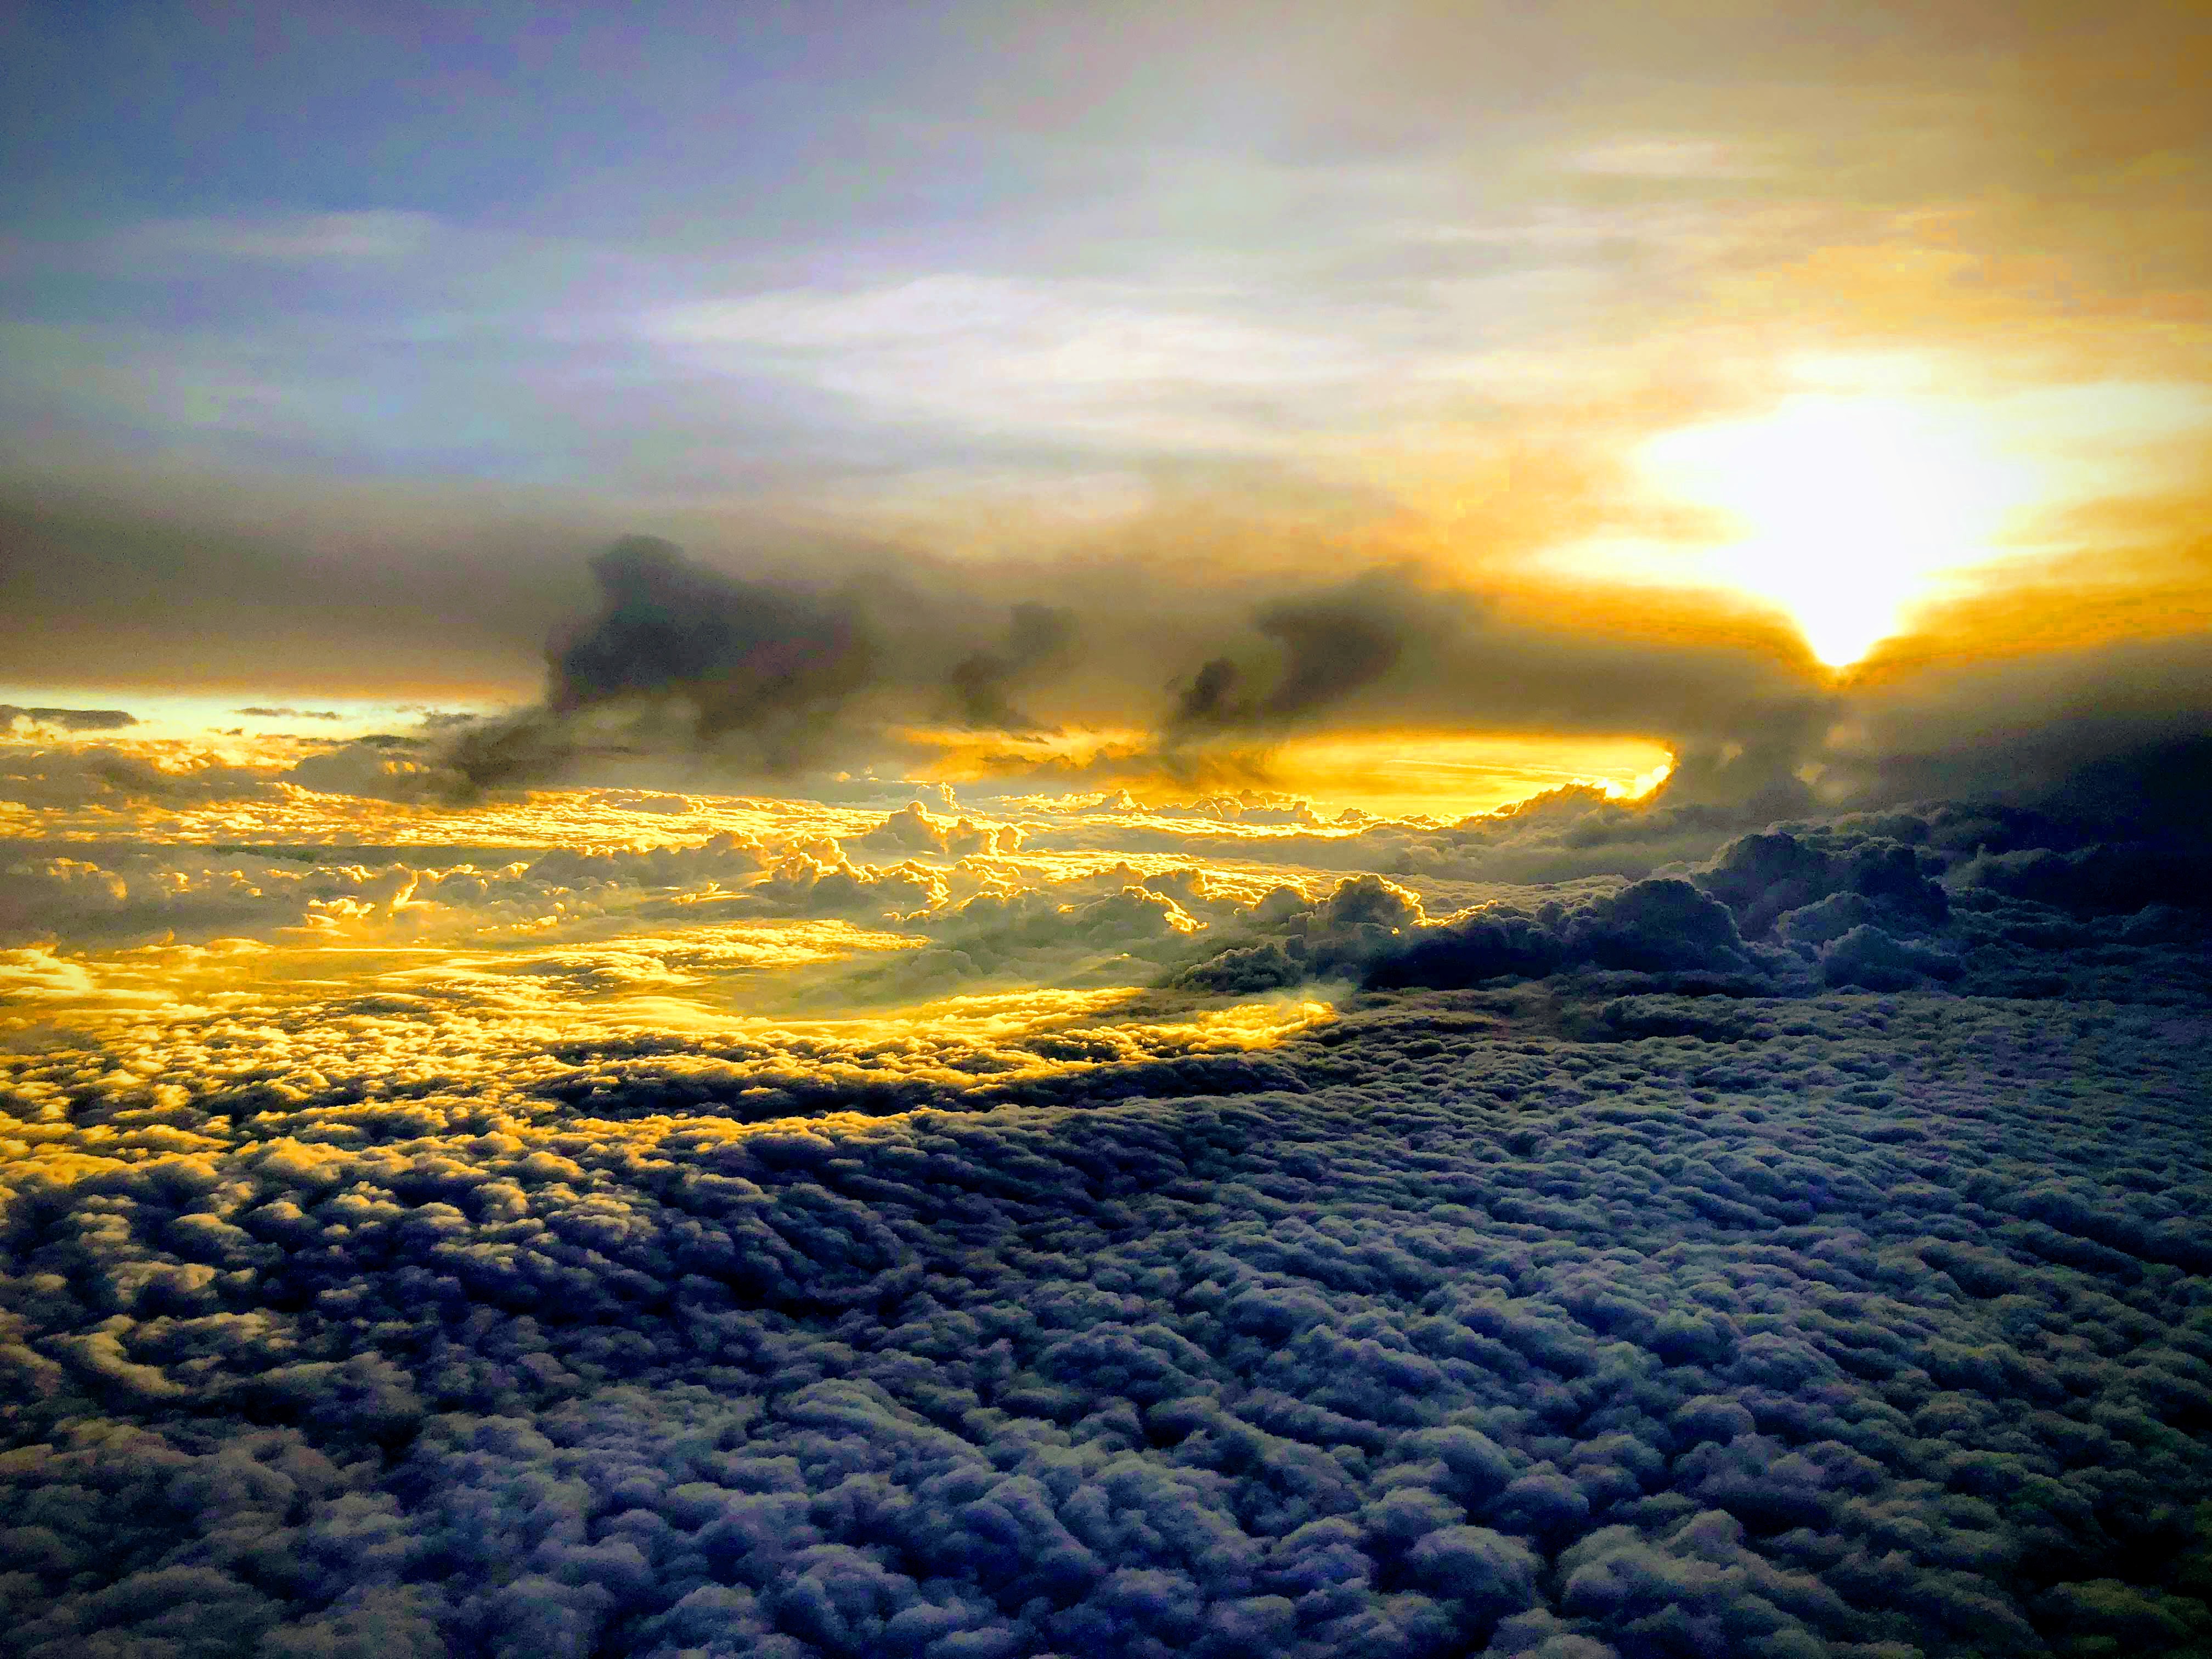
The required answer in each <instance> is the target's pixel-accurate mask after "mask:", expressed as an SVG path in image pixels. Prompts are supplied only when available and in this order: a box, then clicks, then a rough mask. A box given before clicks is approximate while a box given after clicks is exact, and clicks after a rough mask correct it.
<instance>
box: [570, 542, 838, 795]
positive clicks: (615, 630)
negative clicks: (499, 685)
mask: <svg viewBox="0 0 2212 1659" xmlns="http://www.w3.org/2000/svg"><path fill="white" fill-rule="evenodd" d="M592 578H593V580H596V581H597V582H598V584H599V614H598V616H596V617H594V618H592V621H591V622H589V623H586V624H585V625H584V626H583V627H582V628H581V629H578V630H577V631H576V632H574V634H572V635H569V636H568V638H566V639H565V640H562V641H558V642H556V645H555V646H554V647H553V648H552V650H551V652H550V656H551V659H552V675H551V680H550V685H549V687H548V691H547V698H546V702H547V706H548V708H549V709H550V711H551V712H552V713H553V714H555V715H556V716H557V715H563V714H574V713H575V712H576V711H578V710H580V709H584V708H592V707H594V706H596V705H599V704H601V703H609V702H623V701H625V700H629V699H636V700H640V701H657V700H672V699H680V700H682V701H683V702H685V703H687V704H688V705H689V707H690V719H691V722H692V728H693V730H694V732H696V735H697V737H698V738H700V739H701V740H702V742H711V741H712V740H714V738H719V737H720V736H722V735H723V734H725V733H727V732H748V733H753V734H757V735H758V736H759V737H760V738H761V740H762V744H763V750H764V752H765V753H766V754H767V756H768V757H769V758H770V760H771V762H774V761H775V760H777V759H784V760H788V759H790V758H793V757H796V756H797V755H798V754H799V753H800V752H802V751H803V750H805V747H806V746H807V744H808V739H809V736H810V734H811V732H813V731H814V730H816V729H818V728H819V727H820V726H822V725H823V723H825V722H826V721H828V720H831V719H833V718H834V717H835V716H836V713H837V711H838V709H839V708H840V707H841V706H842V704H843V703H844V702H845V701H846V699H848V697H850V696H852V695H853V694H854V692H856V691H858V690H860V688H862V687H863V686H865V685H866V684H868V683H869V682H870V681H871V680H872V678H874V676H875V674H876V672H877V657H878V651H879V647H878V646H877V644H876V643H875V641H873V640H872V638H871V636H870V634H869V631H868V628H867V625H866V622H865V621H864V620H863V618H862V617H861V616H860V611H859V609H858V607H857V605H855V604H854V602H853V601H852V600H851V599H848V598H843V597H841V596H837V595H834V594H816V593H810V592H805V591H803V590H794V589H792V588H787V587H781V586H771V585H769V584H767V583H763V582H752V581H744V580H738V579H736V578H733V577H729V576H724V575H722V574H719V573H716V572H713V571H709V570H707V569H705V568H702V567H700V566H698V565H696V564H694V563H692V562H690V561H689V560H687V559H686V558H685V557H684V554H683V552H682V550H680V549H678V548H677V547H676V546H674V545H673V544H671V543H668V542H665V541H661V540H659V539H657V538H653V537H649V536H630V537H625V538H623V540H621V541H619V542H617V543H616V544H614V545H613V546H612V547H611V548H609V549H608V550H606V551H605V552H604V553H601V554H599V556H597V557H595V558H594V559H593V560H592Z"/></svg>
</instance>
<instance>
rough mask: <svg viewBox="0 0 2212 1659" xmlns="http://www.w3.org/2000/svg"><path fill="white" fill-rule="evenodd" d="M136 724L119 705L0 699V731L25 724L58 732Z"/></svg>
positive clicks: (104, 729)
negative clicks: (24, 703) (23, 703)
mask: <svg viewBox="0 0 2212 1659" xmlns="http://www.w3.org/2000/svg"><path fill="white" fill-rule="evenodd" d="M137 724H138V720H137V716H136V715H134V714H130V713H128V712H127V711H125V710H124V709H121V708H17V707H15V704H13V703H0V731H4V732H9V733H11V734H12V733H13V732H14V731H15V728H16V727H17V726H28V727H30V728H31V729H32V731H33V732H37V731H38V730H39V729H40V727H47V728H51V729H52V730H56V731H61V732H120V731H123V730H124V729H125V728H126V727H129V726H136V725H137Z"/></svg>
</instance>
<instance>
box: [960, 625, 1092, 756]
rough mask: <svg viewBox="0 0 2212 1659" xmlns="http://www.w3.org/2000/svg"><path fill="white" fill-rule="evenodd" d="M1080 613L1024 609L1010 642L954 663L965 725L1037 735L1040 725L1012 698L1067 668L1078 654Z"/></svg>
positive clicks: (1008, 631) (1011, 627)
mask: <svg viewBox="0 0 2212 1659" xmlns="http://www.w3.org/2000/svg"><path fill="white" fill-rule="evenodd" d="M1077 634H1078V629H1077V625H1076V619H1075V616H1074V613H1073V612H1072V611H1065V610H1060V609H1058V608H1056V607H1054V606H1052V605H1016V606H1015V607H1014V609H1013V620H1012V623H1010V624H1009V625H1008V628H1007V629H1006V643H1005V644H1004V646H1003V647H1000V648H999V649H997V650H994V651H977V652H974V653H970V654H969V655H968V656H965V657H963V658H962V659H960V660H959V661H958V662H957V663H955V664H953V665H952V671H951V674H950V675H949V676H948V677H947V681H948V684H950V686H951V690H952V695H953V698H954V700H955V702H957V704H958V707H959V714H960V720H961V723H962V724H963V725H966V726H981V727H987V728H989V729H992V730H994V731H1001V732H1031V731H1035V730H1036V729H1037V722H1036V720H1031V719H1030V717H1029V716H1028V715H1027V714H1024V713H1022V711H1021V710H1020V709H1018V708H1015V707H1014V705H1013V704H1012V702H1010V701H1009V698H1010V697H1011V696H1012V693H1013V692H1014V691H1016V690H1018V689H1019V688H1020V687H1021V686H1022V685H1023V684H1024V683H1025V682H1029V681H1031V680H1033V679H1035V678H1038V677H1039V676H1041V675H1042V674H1044V673H1046V672H1048V671H1051V670H1053V669H1054V668H1057V667H1060V666H1061V665H1065V664H1066V662H1067V661H1068V659H1070V657H1071V656H1072V655H1073V653H1074V650H1075V646H1076V639H1077Z"/></svg>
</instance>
